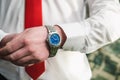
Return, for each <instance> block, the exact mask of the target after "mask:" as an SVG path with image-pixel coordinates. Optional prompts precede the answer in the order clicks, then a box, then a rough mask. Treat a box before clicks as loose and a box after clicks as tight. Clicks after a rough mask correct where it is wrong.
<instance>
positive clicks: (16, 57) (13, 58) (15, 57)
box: [3, 47, 29, 61]
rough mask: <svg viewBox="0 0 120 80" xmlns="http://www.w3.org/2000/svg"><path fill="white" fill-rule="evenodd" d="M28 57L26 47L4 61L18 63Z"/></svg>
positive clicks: (6, 57)
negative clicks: (17, 61)
mask: <svg viewBox="0 0 120 80" xmlns="http://www.w3.org/2000/svg"><path fill="white" fill-rule="evenodd" d="M28 55H29V52H28V50H27V49H26V48H25V47H23V48H21V49H19V50H17V51H16V52H14V53H12V54H10V55H7V56H5V57H3V59H4V60H7V61H16V60H19V59H21V58H23V57H26V56H28Z"/></svg>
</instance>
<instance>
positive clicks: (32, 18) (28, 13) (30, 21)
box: [25, 0, 45, 80]
mask: <svg viewBox="0 0 120 80" xmlns="http://www.w3.org/2000/svg"><path fill="white" fill-rule="evenodd" d="M25 1H26V2H25V28H31V27H37V26H41V25H42V0H25ZM25 71H26V72H27V73H28V75H29V76H30V77H31V78H32V79H33V80H36V79H37V78H38V77H39V76H40V75H41V74H42V73H43V72H44V71H45V66H44V62H41V63H37V64H34V65H32V66H27V67H25Z"/></svg>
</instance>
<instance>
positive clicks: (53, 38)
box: [45, 25, 61, 57]
mask: <svg viewBox="0 0 120 80" xmlns="http://www.w3.org/2000/svg"><path fill="white" fill-rule="evenodd" d="M45 27H46V28H47V31H48V37H47V42H48V45H49V48H50V49H49V51H50V54H49V57H54V56H55V55H56V53H57V50H58V49H59V47H60V44H61V37H60V35H59V34H58V32H57V31H56V30H55V28H54V27H53V26H50V25H45Z"/></svg>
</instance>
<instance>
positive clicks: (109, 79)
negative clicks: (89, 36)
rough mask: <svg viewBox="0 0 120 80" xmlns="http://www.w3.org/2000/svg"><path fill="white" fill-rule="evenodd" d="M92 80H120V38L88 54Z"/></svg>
mask: <svg viewBox="0 0 120 80" xmlns="http://www.w3.org/2000/svg"><path fill="white" fill-rule="evenodd" d="M88 59H89V62H90V66H91V69H92V73H93V77H92V79H91V80H120V40H117V41H116V42H114V43H112V44H109V45H107V46H105V47H103V48H100V49H99V50H97V51H95V52H93V53H91V54H89V55H88Z"/></svg>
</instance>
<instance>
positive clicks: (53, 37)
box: [50, 33, 60, 46]
mask: <svg viewBox="0 0 120 80" xmlns="http://www.w3.org/2000/svg"><path fill="white" fill-rule="evenodd" d="M59 42H60V36H59V35H58V34H57V33H54V34H52V35H51V37H50V44H52V45H55V46H57V45H58V44H59Z"/></svg>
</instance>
